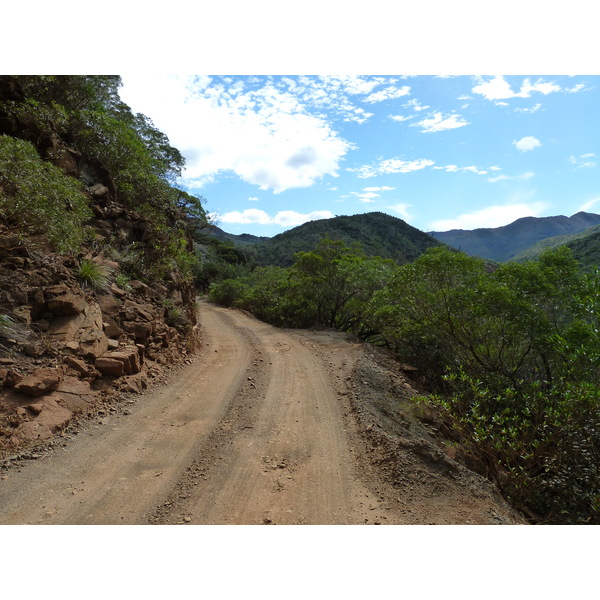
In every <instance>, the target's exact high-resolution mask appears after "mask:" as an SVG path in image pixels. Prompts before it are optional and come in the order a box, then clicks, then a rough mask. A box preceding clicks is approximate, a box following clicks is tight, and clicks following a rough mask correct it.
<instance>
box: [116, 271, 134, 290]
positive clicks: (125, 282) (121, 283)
mask: <svg viewBox="0 0 600 600" xmlns="http://www.w3.org/2000/svg"><path fill="white" fill-rule="evenodd" d="M130 281H131V279H130V278H129V276H128V275H127V274H125V273H117V274H116V275H115V284H116V285H117V287H119V288H120V289H122V290H125V291H130V290H131V285H130V283H129V282H130Z"/></svg>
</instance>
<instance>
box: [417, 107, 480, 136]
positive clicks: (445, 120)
mask: <svg viewBox="0 0 600 600" xmlns="http://www.w3.org/2000/svg"><path fill="white" fill-rule="evenodd" d="M468 124H469V123H468V121H465V120H464V119H463V118H462V117H461V116H460V115H457V114H451V115H448V116H443V115H442V113H440V112H436V113H434V114H433V116H432V117H430V118H428V119H423V120H422V121H419V122H418V123H413V124H412V127H422V128H423V132H424V133H435V132H438V131H446V130H447V129H456V128H457V127H464V126H465V125H468Z"/></svg>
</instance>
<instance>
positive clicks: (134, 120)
mask: <svg viewBox="0 0 600 600" xmlns="http://www.w3.org/2000/svg"><path fill="white" fill-rule="evenodd" d="M120 85H121V80H120V77H118V76H2V77H0V224H1V225H3V226H4V228H5V231H6V229H8V230H9V231H11V230H13V229H14V230H16V231H21V232H27V233H43V234H46V235H47V237H48V240H49V241H50V243H51V245H52V246H53V247H54V249H55V250H56V251H58V252H61V253H70V252H76V251H77V250H78V249H79V247H80V245H81V243H82V241H83V239H84V234H85V227H84V225H85V223H86V221H88V220H89V218H90V217H91V216H92V211H91V203H90V201H89V195H88V197H86V196H84V193H83V192H84V187H85V186H86V185H90V184H91V183H94V182H97V181H98V180H101V181H102V182H103V183H104V185H105V186H107V189H108V190H109V192H110V196H111V198H112V201H114V202H116V203H120V204H124V205H126V206H127V207H128V208H129V209H131V210H135V211H136V213H137V214H139V215H140V216H141V217H142V218H144V219H145V220H146V222H147V223H148V231H147V232H146V241H147V242H148V243H146V244H145V246H144V248H139V249H138V251H139V252H143V253H144V254H145V256H144V257H142V258H141V260H142V262H143V263H144V264H145V269H144V271H145V276H146V277H147V278H149V279H152V278H161V277H162V276H164V275H165V274H167V273H168V272H169V271H172V270H178V271H179V272H181V274H182V275H183V276H184V277H189V278H191V276H192V270H193V262H194V260H195V259H194V253H193V248H192V247H191V244H190V241H189V229H190V228H189V223H190V221H192V220H195V221H196V222H198V221H199V222H201V223H204V222H206V215H205V212H204V209H203V207H202V201H201V199H200V198H196V197H194V196H191V195H189V194H187V193H186V192H184V191H182V190H179V189H177V188H176V187H175V185H174V181H175V178H176V177H177V175H179V174H180V173H181V169H182V168H183V166H184V159H183V157H182V156H181V154H180V152H179V151H178V150H177V149H176V148H173V147H172V146H171V145H170V143H169V140H168V139H167V137H166V136H165V135H164V134H163V133H162V132H161V131H159V130H158V129H156V128H155V127H154V125H153V124H152V122H151V121H150V120H149V119H148V118H147V117H145V116H144V115H140V114H133V113H132V112H131V110H130V108H129V107H128V106H127V105H125V104H124V103H123V102H122V101H121V100H120V98H119V93H118V92H119V87H120ZM90 235H93V234H90Z"/></svg>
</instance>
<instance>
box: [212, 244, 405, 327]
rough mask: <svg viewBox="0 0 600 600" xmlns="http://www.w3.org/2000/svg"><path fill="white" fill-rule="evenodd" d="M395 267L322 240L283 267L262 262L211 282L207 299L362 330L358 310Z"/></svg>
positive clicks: (297, 322)
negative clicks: (238, 275) (234, 277)
mask: <svg viewBox="0 0 600 600" xmlns="http://www.w3.org/2000/svg"><path fill="white" fill-rule="evenodd" d="M396 268H397V267H396V265H395V263H394V262H393V261H391V260H387V259H382V258H379V257H370V256H365V255H364V254H363V253H362V251H360V250H359V249H357V248H349V247H348V246H346V245H345V244H344V243H343V242H339V241H332V240H329V239H324V240H322V241H321V242H320V243H319V244H318V245H317V247H316V248H315V249H314V250H313V251H312V252H299V253H298V254H297V256H296V261H295V262H294V264H293V265H292V267H290V268H289V269H284V268H282V267H274V266H271V267H264V268H259V269H256V270H254V271H253V272H252V273H251V274H250V275H247V276H245V277H242V278H240V279H237V280H231V279H228V280H225V281H223V282H221V283H216V284H213V285H212V286H211V291H210V295H209V298H210V299H211V300H212V301H214V302H217V303H219V304H222V305H224V306H236V307H238V308H244V309H245V310H249V311H251V312H253V313H254V314H255V315H256V316H257V317H258V318H260V319H263V320H265V321H268V322H269V323H273V324H275V325H279V326H288V327H309V326H312V325H317V324H321V325H326V326H328V327H337V328H339V329H342V330H344V331H353V332H355V333H357V334H359V335H361V334H362V335H366V333H367V331H366V330H365V329H364V328H363V319H362V317H363V311H364V310H365V307H366V306H367V303H368V302H369V300H370V298H371V296H372V294H373V292H374V291H375V290H376V289H377V288H379V287H380V286H382V285H384V283H385V282H386V281H387V280H388V279H389V278H390V277H391V276H392V274H393V272H394V271H395V269H396Z"/></svg>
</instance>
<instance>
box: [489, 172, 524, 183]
mask: <svg viewBox="0 0 600 600" xmlns="http://www.w3.org/2000/svg"><path fill="white" fill-rule="evenodd" d="M532 177H535V173H532V172H531V171H527V173H523V174H522V175H504V174H503V175H498V176H497V177H490V178H489V179H488V181H489V182H490V183H496V182H498V181H509V180H511V179H517V180H522V181H526V180H527V179H531V178H532Z"/></svg>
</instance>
